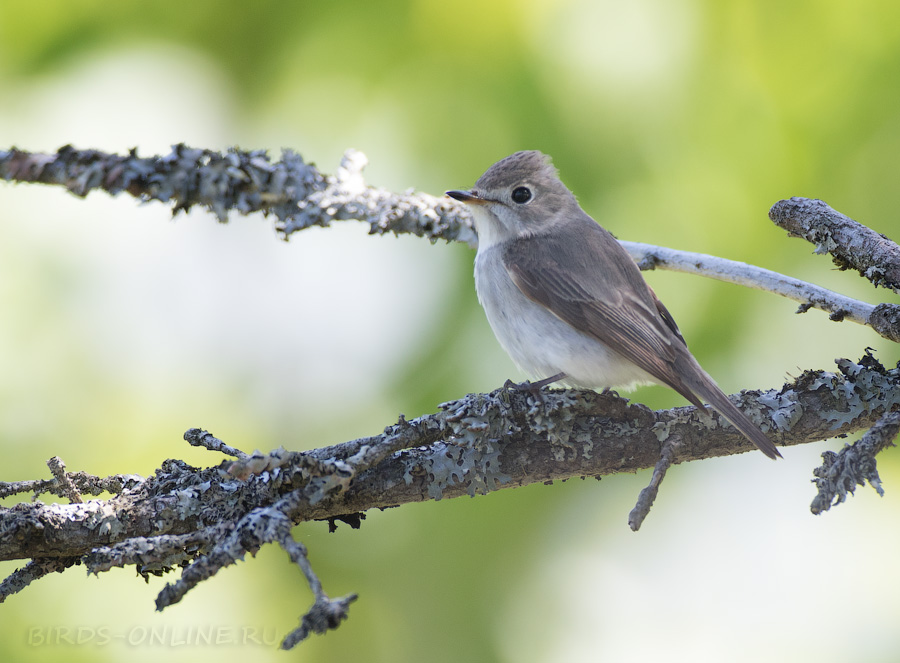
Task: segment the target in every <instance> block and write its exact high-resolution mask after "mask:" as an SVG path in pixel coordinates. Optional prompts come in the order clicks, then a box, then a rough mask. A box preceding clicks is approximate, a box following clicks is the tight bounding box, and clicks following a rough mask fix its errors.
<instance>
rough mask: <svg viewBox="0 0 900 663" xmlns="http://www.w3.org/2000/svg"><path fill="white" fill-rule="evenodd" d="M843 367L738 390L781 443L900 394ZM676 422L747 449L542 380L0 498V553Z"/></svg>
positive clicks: (606, 463) (342, 501)
mask: <svg viewBox="0 0 900 663" xmlns="http://www.w3.org/2000/svg"><path fill="white" fill-rule="evenodd" d="M838 369H839V370H838V372H834V373H832V372H826V371H807V372H805V373H803V374H802V375H801V376H800V377H798V378H797V379H796V380H795V381H794V382H792V383H790V384H787V385H785V386H784V387H783V388H781V389H775V390H770V391H764V392H745V393H743V394H742V395H741V397H740V401H741V405H742V407H743V409H744V410H745V411H746V412H747V413H748V414H749V415H750V416H751V417H752V418H753V419H754V420H755V421H757V422H758V423H759V424H760V425H761V426H762V427H763V430H765V431H767V432H768V433H769V434H770V435H771V436H772V437H773V439H776V440H778V441H779V443H780V444H781V445H783V446H789V445H794V444H803V443H806V442H810V441H814V440H822V439H827V438H829V437H833V436H835V435H840V434H847V433H853V432H856V431H860V430H866V429H867V428H869V427H871V426H872V425H873V424H874V423H875V422H876V421H878V419H879V418H880V417H881V416H882V415H883V414H884V413H886V412H889V411H891V410H893V409H895V408H898V407H900V370H898V369H891V370H888V369H885V368H883V367H882V366H881V365H880V364H878V362H877V361H875V360H874V359H873V358H871V357H870V356H868V355H867V356H866V357H864V358H863V359H862V360H861V361H860V362H859V363H856V362H852V361H849V360H840V361H839V362H838ZM398 429H399V430H400V431H401V433H402V439H403V443H402V446H403V447H404V448H403V449H400V450H395V451H392V452H391V453H389V454H387V455H383V456H382V455H381V454H378V453H374V450H376V449H379V448H380V447H381V445H387V446H388V447H390V448H393V449H396V448H397V446H398V445H397V439H398ZM188 434H196V433H195V432H193V431H189V433H188ZM672 435H677V436H678V437H679V438H680V443H679V444H678V445H677V446H675V447H674V448H673V449H672V452H671V453H672V462H673V463H674V464H678V463H683V462H687V461H690V460H697V459H702V458H711V457H715V456H724V455H730V454H735V453H741V452H744V451H749V450H750V449H751V447H750V445H749V443H748V442H747V441H746V440H745V439H744V438H743V436H741V435H740V434H739V433H738V432H737V431H736V430H735V429H734V428H732V427H731V426H730V425H729V424H727V423H725V422H723V421H722V420H721V419H720V418H719V417H718V415H716V414H715V413H714V412H711V411H709V412H707V413H703V414H701V413H699V412H698V411H697V410H696V408H694V407H681V408H674V409H672V410H663V411H658V412H654V411H652V410H649V409H648V408H646V407H644V406H643V405H640V404H633V403H629V402H628V401H626V400H625V399H622V398H619V397H617V396H615V395H614V394H597V393H595V392H591V391H581V390H545V391H544V392H543V393H542V400H541V401H537V400H535V399H534V397H533V396H531V395H530V394H528V393H521V392H518V391H516V390H507V389H499V390H497V391H494V392H492V393H490V394H470V395H468V396H466V397H464V398H462V399H460V400H457V401H453V402H450V403H445V404H444V405H443V406H442V409H441V411H439V412H436V413H434V414H429V415H425V416H422V417H418V418H416V419H413V420H410V421H403V422H402V423H400V424H397V425H395V426H393V427H388V429H386V431H385V432H384V433H382V434H380V435H375V436H372V437H370V438H365V443H364V444H362V445H361V444H360V441H353V442H348V443H345V444H341V445H335V446H332V447H327V448H323V449H317V450H313V451H309V452H304V453H299V452H284V451H283V450H276V451H275V452H272V453H271V454H269V455H267V456H266V457H265V458H266V459H267V460H266V461H265V462H260V463H259V464H258V465H257V466H256V467H255V469H254V470H253V471H250V472H245V471H244V470H245V469H246V465H242V464H241V465H237V463H240V461H237V462H236V461H233V460H228V461H224V462H223V463H222V464H221V465H219V466H217V467H212V468H207V469H202V470H198V469H195V468H192V467H189V466H187V465H185V464H184V463H181V462H180V461H171V460H170V461H166V462H165V463H164V464H163V466H162V467H161V468H160V469H159V470H158V472H157V474H156V475H155V476H153V477H150V478H148V479H145V480H143V481H140V482H139V483H137V484H136V485H133V486H132V487H130V488H127V489H125V490H123V491H122V493H121V494H119V495H115V496H113V497H112V498H110V499H108V500H105V501H98V500H91V501H87V502H85V503H83V504H65V505H59V504H52V505H47V504H41V503H39V502H25V503H21V504H17V505H16V506H14V507H12V508H8V509H3V510H2V511H0V560H9V559H28V558H36V557H68V556H73V555H76V556H77V555H87V554H89V553H90V552H91V551H93V550H95V549H97V548H102V547H109V546H114V545H118V544H121V543H122V542H125V541H128V540H131V539H141V538H143V539H146V538H147V537H154V536H163V535H164V536H183V535H187V534H190V533H192V532H202V531H203V530H204V529H205V528H212V527H218V526H220V525H221V524H222V523H239V522H240V520H241V519H242V518H244V517H246V516H247V514H249V513H251V511H252V509H254V508H265V507H266V506H267V505H272V504H276V503H278V504H280V506H279V507H278V511H279V512H280V513H284V514H285V515H286V516H287V517H288V518H289V519H290V521H291V522H293V523H297V522H302V521H309V520H316V519H318V520H324V519H330V518H337V517H340V516H344V515H347V514H354V513H357V512H361V511H366V510H368V509H372V508H381V507H387V506H393V505H399V504H405V503H409V502H419V501H423V500H428V499H441V498H449V497H457V496H461V495H474V494H477V493H487V492H490V491H492V490H497V489H501V488H509V487H513V486H522V485H526V484H530V483H534V482H539V481H541V482H542V481H548V480H554V479H566V478H570V477H578V476H604V475H608V474H616V473H619V472H634V471H637V470H640V469H644V468H649V467H654V465H655V464H656V462H657V460H658V459H659V454H660V447H661V445H662V443H663V442H664V441H666V440H667V439H669V437H670V436H672ZM364 450H365V451H369V450H373V453H372V456H371V458H373V459H374V461H373V463H372V464H371V465H360V466H358V467H355V468H352V469H351V470H350V474H349V475H347V474H345V470H343V469H340V470H338V469H336V470H334V471H333V472H332V473H330V474H329V473H328V472H327V471H323V470H322V469H321V467H324V466H327V465H329V464H332V465H334V466H335V467H336V468H341V467H343V466H344V465H345V464H346V459H347V458H348V457H352V456H355V455H358V454H359V453H360V452H361V451H364ZM379 459H380V460H379ZM236 465H237V466H236ZM320 466H321V467H320ZM311 468H313V469H311ZM236 474H237V475H240V476H241V477H242V478H238V476H236ZM288 496H290V497H289V498H288ZM283 499H287V500H288V501H286V502H283V503H282V502H280V501H281V500H283ZM218 538H219V533H214V532H208V535H206V538H203V537H201V538H200V539H188V540H184V541H181V542H180V545H182V547H184V548H191V547H193V548H202V547H204V546H206V542H207V541H213V540H217V539H218ZM124 552H125V551H123V554H124ZM169 552H170V551H167V552H166V555H169ZM128 554H132V553H131V552H129V553H128ZM148 562H149V560H145V563H148ZM104 563H105V562H104ZM169 565H171V563H170V564H169Z"/></svg>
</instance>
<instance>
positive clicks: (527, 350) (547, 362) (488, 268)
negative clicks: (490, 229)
mask: <svg viewBox="0 0 900 663" xmlns="http://www.w3.org/2000/svg"><path fill="white" fill-rule="evenodd" d="M513 241H515V240H513ZM475 290H476V291H477V293H478V301H479V302H480V303H481V306H482V307H483V308H484V312H485V314H486V315H487V319H488V322H489V323H490V325H491V329H493V330H494V335H495V336H496V337H497V340H498V341H499V342H500V345H502V346H503V349H504V350H506V352H507V354H509V356H510V357H511V358H512V360H513V361H514V362H515V363H516V365H517V366H518V367H519V368H520V369H521V370H522V371H523V372H525V373H526V374H528V375H529V376H530V377H532V378H536V379H540V378H546V377H550V376H552V375H555V374H557V373H560V372H562V373H565V374H566V375H567V376H568V378H567V379H566V380H565V382H567V383H568V384H571V385H573V386H578V387H588V388H598V387H604V388H605V387H628V386H632V385H634V384H636V383H641V382H654V381H655V380H654V379H653V378H652V377H651V376H650V375H648V374H647V373H646V372H645V371H643V370H641V369H640V368H638V367H637V366H636V365H634V364H633V363H631V362H630V361H628V360H627V359H625V358H624V357H622V356H621V355H619V354H617V353H615V352H613V351H611V350H610V349H609V348H607V346H605V345H604V344H603V343H601V342H600V341H599V340H597V339H595V338H594V337H592V336H589V335H587V334H584V333H582V332H581V331H578V330H577V329H575V328H574V327H572V326H571V325H569V324H568V323H566V322H564V321H563V320H561V319H560V318H558V317H557V316H556V315H554V314H553V313H552V312H551V311H550V310H549V309H547V308H545V307H544V306H542V305H541V304H538V303H537V302H534V301H532V300H531V299H529V298H528V297H526V296H525V295H524V294H522V291H521V290H519V288H518V286H516V284H515V283H514V282H513V280H512V279H511V278H510V276H509V273H508V272H507V270H506V267H505V266H504V264H503V260H502V244H500V243H497V242H494V243H487V245H485V244H483V243H482V242H481V238H480V237H479V245H478V254H477V255H476V257H475Z"/></svg>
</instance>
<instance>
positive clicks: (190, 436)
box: [184, 428, 248, 459]
mask: <svg viewBox="0 0 900 663" xmlns="http://www.w3.org/2000/svg"><path fill="white" fill-rule="evenodd" d="M184 441H185V442H187V443H188V444H190V445H191V446H192V447H203V448H205V449H209V450H210V451H217V452H218V453H222V454H225V455H226V456H233V457H234V458H238V459H244V458H247V457H248V455H247V454H246V453H245V452H243V451H241V450H240V449H237V448H235V447H232V446H229V445H227V444H225V443H224V442H222V440H220V439H219V438H217V437H216V436H214V435H213V434H212V433H209V432H207V431H205V430H200V429H199V428H191V429H190V430H188V431H187V432H186V433H185V434H184Z"/></svg>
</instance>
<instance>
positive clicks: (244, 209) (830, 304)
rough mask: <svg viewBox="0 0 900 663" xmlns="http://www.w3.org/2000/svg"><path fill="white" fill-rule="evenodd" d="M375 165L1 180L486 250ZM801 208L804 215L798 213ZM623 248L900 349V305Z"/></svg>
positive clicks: (88, 160) (447, 212)
mask: <svg viewBox="0 0 900 663" xmlns="http://www.w3.org/2000/svg"><path fill="white" fill-rule="evenodd" d="M366 163H367V160H366V157H365V155H363V154H362V153H361V152H357V151H354V150H348V151H347V152H346V153H345V154H344V157H343V159H342V160H341V163H340V166H339V167H338V168H337V170H336V172H335V174H334V175H325V174H323V173H322V172H320V171H319V169H318V168H316V167H315V166H314V165H313V164H309V163H306V162H304V160H303V158H302V157H301V156H300V155H298V154H296V153H294V152H292V151H291V150H284V151H283V152H282V157H281V160H279V161H273V160H272V159H271V158H270V157H269V156H268V154H267V153H266V152H264V151H260V150H256V151H244V150H238V149H236V148H232V149H230V150H228V151H227V152H225V153H224V154H222V153H219V152H214V151H212V150H203V149H197V148H191V147H188V146H186V145H175V146H174V147H173V148H172V152H171V153H169V154H167V155H164V156H155V157H139V156H138V155H137V152H136V150H132V151H131V152H130V153H129V154H127V155H118V154H109V153H105V152H100V151H97V150H76V149H74V148H73V147H71V146H65V147H62V148H60V149H59V150H58V151H57V152H56V153H55V154H44V153H32V152H26V151H23V150H18V149H15V148H13V149H11V150H6V151H0V179H4V180H7V181H13V182H37V183H42V184H52V185H57V186H63V187H65V188H66V189H67V190H69V191H70V192H72V193H73V194H75V195H78V196H86V195H87V194H88V193H89V192H90V191H92V190H95V189H99V190H102V191H106V192H107V193H109V194H110V195H118V194H120V193H128V194H130V195H132V196H134V197H136V198H138V199H140V200H142V201H154V200H155V201H159V202H164V203H169V204H171V205H172V206H173V213H177V212H179V211H186V210H189V209H191V208H192V207H194V206H195V205H199V206H201V207H204V208H206V209H208V210H209V211H210V212H212V213H213V214H215V216H216V218H218V219H219V221H222V222H225V221H227V219H228V213H229V212H231V211H234V212H238V213H240V214H252V213H255V212H262V213H263V214H266V215H269V214H271V215H273V216H274V217H275V219H276V222H275V227H276V229H277V230H278V231H279V232H280V233H281V234H282V235H283V236H285V237H288V236H290V235H291V234H293V233H295V232H297V231H298V230H303V229H304V228H309V227H312V226H328V225H329V224H331V223H332V222H334V221H342V220H357V221H362V222H363V223H367V224H368V225H369V232H370V233H372V234H384V233H394V234H398V235H399V234H412V235H416V236H418V237H425V238H427V239H430V240H432V241H435V240H438V239H443V240H446V241H460V242H465V243H467V244H469V245H470V246H473V247H474V246H475V245H476V244H477V241H478V239H477V237H476V236H475V233H474V231H473V230H472V221H471V218H470V216H469V213H468V211H467V210H466V209H465V206H463V205H461V204H459V203H457V202H455V201H453V200H451V199H449V198H447V197H445V196H444V197H435V196H430V195H428V194H425V193H419V192H413V191H408V192H405V193H402V194H397V193H392V192H389V191H386V190H384V189H379V188H377V187H371V186H367V185H366V184H365V180H364V179H363V174H362V171H363V169H364V168H365V166H366ZM794 201H800V202H799V203H796V204H795V203H794ZM803 201H806V199H801V198H793V199H791V201H782V202H781V203H778V204H776V206H775V207H773V208H772V211H771V212H770V216H771V217H772V219H773V220H775V221H776V223H779V224H781V223H782V222H784V223H787V222H788V220H790V219H794V218H795V217H797V218H800V219H810V218H819V217H817V216H816V214H819V212H820V210H821V208H823V207H824V209H825V210H830V212H829V213H828V214H826V215H825V216H824V218H826V220H830V221H829V223H830V224H831V225H830V226H828V228H827V229H826V230H824V231H823V230H817V231H814V232H813V231H810V232H812V235H810V236H811V237H823V238H825V239H821V240H811V241H816V242H817V244H819V245H821V246H826V247H830V246H831V245H832V243H836V242H838V241H839V240H840V241H842V240H843V238H844V237H845V235H846V233H844V232H843V230H844V227H845V225H846V224H844V223H843V222H840V223H839V222H838V221H839V220H840V219H843V220H846V222H849V223H850V224H855V226H859V224H856V222H855V221H852V220H850V219H847V217H844V216H843V215H840V214H838V213H837V212H835V211H834V210H832V209H831V208H830V207H828V206H827V205H825V204H824V203H821V201H807V202H811V203H817V204H818V205H815V206H812V208H811V207H810V206H809V205H806V203H804V202H803ZM787 203H791V204H790V205H788V204H787ZM792 210H800V211H801V212H803V214H799V215H798V214H793V213H792V212H791V211H792ZM810 210H811V211H810ZM813 212H815V214H814V213H813ZM819 216H821V214H819ZM855 226H854V227H855ZM785 227H788V226H785ZM793 227H794V226H790V227H788V229H789V230H790V229H791V228H793ZM859 227H860V228H862V229H863V230H865V231H866V232H867V233H868V235H866V237H867V238H869V239H871V238H872V237H875V238H879V239H880V242H875V241H874V240H872V241H869V239H867V246H873V247H874V248H873V249H872V250H871V251H869V252H868V253H865V254H864V255H863V257H862V258H861V262H858V263H857V262H849V261H850V258H846V260H847V262H843V263H840V264H841V265H842V266H844V267H846V266H847V265H848V264H852V265H857V264H858V265H859V266H858V267H857V268H859V269H860V270H861V271H863V270H865V272H866V274H868V275H869V276H870V277H873V278H874V277H877V279H876V280H875V281H873V282H876V283H878V284H881V285H888V284H890V283H896V281H894V280H892V279H893V278H894V275H895V270H896V269H897V267H891V266H890V265H891V264H893V265H896V264H897V263H896V262H895V263H890V262H879V261H890V260H895V259H896V255H897V254H896V252H895V251H892V250H889V246H893V247H894V248H896V246H895V245H893V243H892V242H889V241H887V240H885V239H884V238H882V237H881V236H880V235H877V233H873V232H872V231H870V230H868V229H866V228H865V227H863V226H859ZM791 232H795V231H794V230H791ZM797 232H800V225H797ZM854 233H856V230H854ZM857 234H858V233H857ZM854 236H855V235H854ZM873 242H874V243H873ZM622 244H623V245H624V246H625V247H626V249H628V250H629V252H630V253H631V254H632V256H633V257H634V258H635V260H637V261H638V262H640V263H641V266H642V268H643V269H672V270H676V271H684V272H690V273H693V274H699V275H702V276H707V277H710V278H715V279H719V280H723V281H728V282H730V283H737V284H740V285H743V286H746V287H751V288H757V289H761V290H767V291H769V292H773V293H775V294H778V295H781V296H783V297H788V298H790V299H793V300H795V301H798V302H800V308H799V309H798V312H800V313H802V312H805V311H807V310H809V309H810V308H818V309H821V310H823V311H825V312H827V313H828V314H829V318H830V319H831V320H834V321H841V320H849V321H852V322H856V323H859V324H865V325H869V326H871V327H872V328H873V329H875V331H877V332H878V333H879V334H881V335H882V336H884V337H885V338H888V339H890V340H892V341H900V306H896V305H893V304H880V305H879V306H877V307H875V308H874V309H873V307H872V306H871V305H870V304H866V303H864V302H860V301H857V300H854V299H850V298H848V297H844V296H842V295H839V294H837V293H834V292H831V291H829V290H826V289H824V288H819V287H818V286H815V285H812V284H809V283H805V282H803V281H799V280H797V279H792V278H790V277H787V276H784V275H782V274H777V273H775V272H771V271H769V270H765V269H762V268H759V267H754V266H752V265H747V264H745V263H739V262H734V261H729V260H725V259H722V258H716V257H714V256H707V255H703V254H698V253H690V252H686V251H676V250H674V249H668V248H664V247H656V246H651V245H648V244H640V243H636V242H622ZM840 255H842V256H843V255H844V253H841V254H840ZM848 255H849V254H848ZM854 255H855V254H854ZM841 259H842V260H844V258H841ZM835 260H836V261H837V260H838V258H837V257H836V258H835ZM891 287H893V286H891Z"/></svg>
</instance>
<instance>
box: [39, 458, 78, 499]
mask: <svg viewBox="0 0 900 663" xmlns="http://www.w3.org/2000/svg"><path fill="white" fill-rule="evenodd" d="M47 467H49V468H50V473H51V474H52V475H53V478H55V479H56V482H57V484H58V485H59V489H60V491H61V492H62V494H63V495H64V496H65V497H68V498H69V501H70V502H72V504H82V503H84V500H83V499H81V493H79V492H78V489H77V488H76V487H75V484H74V483H73V482H72V480H71V479H70V478H69V476H68V475H67V474H66V464H65V463H64V462H63V460H62V458H60V457H59V456H54V457H53V458H51V459H50V460H48V461H47Z"/></svg>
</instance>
